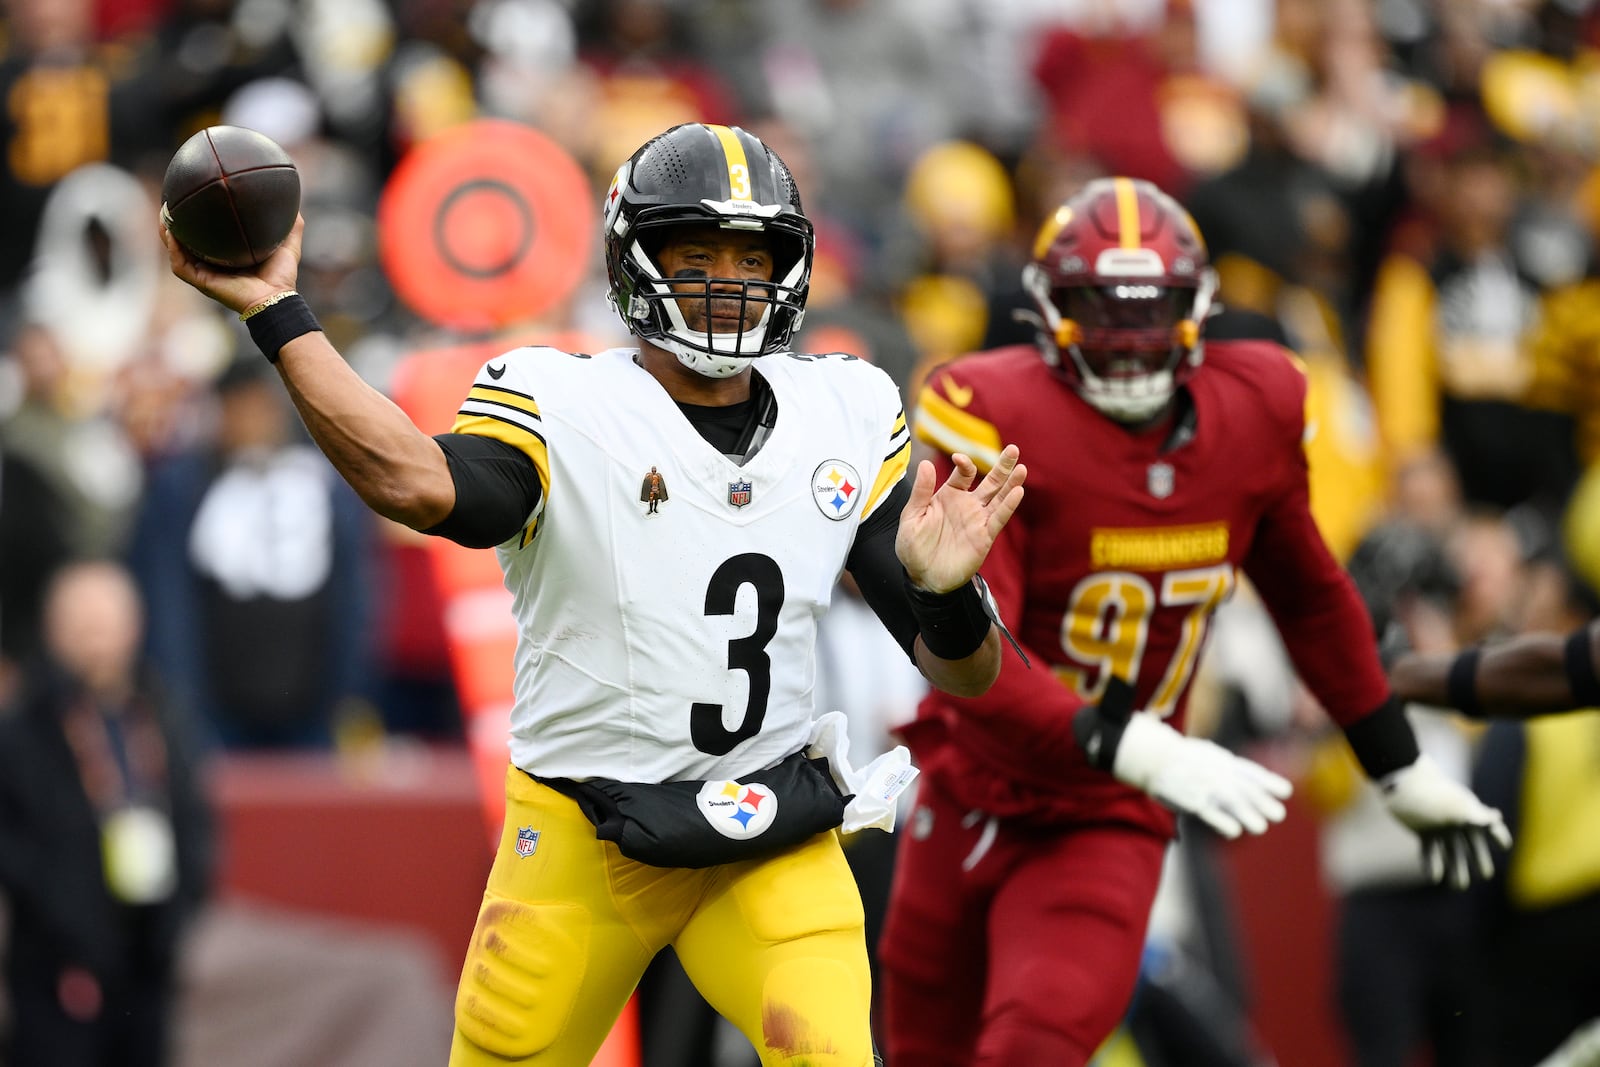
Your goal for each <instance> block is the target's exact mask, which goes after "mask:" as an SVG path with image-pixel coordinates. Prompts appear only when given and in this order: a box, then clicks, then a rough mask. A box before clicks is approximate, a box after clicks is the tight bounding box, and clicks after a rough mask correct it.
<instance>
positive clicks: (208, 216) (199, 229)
mask: <svg viewBox="0 0 1600 1067" xmlns="http://www.w3.org/2000/svg"><path fill="white" fill-rule="evenodd" d="M161 201H162V203H161V218H162V221H164V222H165V223H166V226H167V229H168V230H170V231H171V232H172V236H173V237H175V238H177V240H178V243H179V244H181V245H183V247H184V248H186V249H188V251H189V252H190V254H192V255H193V256H195V258H197V259H203V260H205V261H206V262H207V263H210V264H212V265H214V266H218V267H228V268H231V269H235V270H238V269H242V268H246V267H253V266H255V265H256V264H258V263H260V262H261V261H262V260H264V259H266V258H267V257H268V256H270V255H271V254H272V253H273V251H274V250H275V249H276V248H277V247H278V246H279V245H280V244H282V243H283V239H284V238H285V237H287V236H289V231H290V230H292V229H294V220H295V217H296V216H297V215H298V214H299V213H300V172H299V171H298V170H296V169H295V166H294V161H293V160H291V159H290V158H289V153H287V152H285V151H284V150H283V148H282V147H281V146H280V145H279V144H278V143H277V142H276V141H274V140H272V138H270V137H267V136H266V135H264V134H260V133H257V132H256V131H255V130H247V129H245V128H244V127H242V126H211V127H208V128H206V129H204V130H201V131H200V132H199V133H197V134H195V135H194V136H193V137H191V138H189V139H188V140H187V141H185V142H183V145H182V147H180V148H179V149H178V151H177V153H176V154H174V155H173V157H172V162H171V163H169V164H167V173H166V176H165V177H164V178H163V179H162V181H161Z"/></svg>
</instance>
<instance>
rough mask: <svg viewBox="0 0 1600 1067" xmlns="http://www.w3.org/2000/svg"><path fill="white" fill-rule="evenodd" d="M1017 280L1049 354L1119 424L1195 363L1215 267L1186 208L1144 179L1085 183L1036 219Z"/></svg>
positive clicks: (1160, 398)
mask: <svg viewBox="0 0 1600 1067" xmlns="http://www.w3.org/2000/svg"><path fill="white" fill-rule="evenodd" d="M1022 282H1023V285H1024V287H1025V288H1026V289H1027V290H1028V294H1029V296H1031V297H1032V299H1033V302H1034V304H1035V306H1036V307H1037V308H1038V312H1039V320H1040V321H1039V323H1038V325H1039V326H1040V337H1039V347H1040V350H1041V352H1042V353H1043V355H1044V358H1045V361H1046V362H1047V363H1049V364H1050V365H1051V366H1054V367H1056V368H1058V369H1059V370H1060V371H1061V373H1062V374H1063V375H1064V376H1065V377H1066V378H1067V380H1068V381H1069V382H1071V384H1072V387H1073V388H1074V389H1076V390H1077V392H1078V394H1079V395H1080V396H1082V397H1083V398H1084V400H1086V401H1088V403H1089V404H1091V405H1093V406H1094V408H1095V409H1096V410H1098V411H1100V412H1101V413H1102V414H1104V415H1106V416H1108V417H1110V418H1113V419H1116V420H1117V421H1118V422H1130V423H1137V422H1143V421H1145V420H1146V419H1150V418H1152V417H1154V416H1155V415H1157V414H1159V413H1160V412H1161V411H1162V409H1163V408H1165V407H1166V405H1167V404H1168V402H1169V401H1171V399H1172V395H1173V393H1174V392H1175V391H1176V390H1177V388H1178V387H1179V386H1180V385H1182V384H1183V383H1184V382H1185V381H1187V380H1188V379H1189V377H1190V376H1191V375H1193V374H1194V371H1195V368H1196V367H1198V366H1200V360H1201V340H1200V325H1201V323H1202V322H1204V321H1205V317H1206V314H1207V313H1208V312H1209V311H1210V310H1211V299H1212V297H1213V295H1215V293H1216V290H1217V279H1216V273H1215V272H1214V271H1213V270H1212V269H1211V267H1210V264H1209V262H1208V260H1207V257H1206V246H1205V241H1204V240H1203V239H1202V238H1201V236H1200V231H1199V229H1198V228H1196V226H1195V224H1194V220H1193V219H1191V218H1190V217H1189V213H1188V212H1187V211H1185V210H1184V209H1183V208H1182V206H1180V205H1179V204H1178V202H1177V201H1176V200H1174V199H1172V197H1170V196H1168V195H1167V194H1166V193H1164V192H1162V191H1161V190H1160V189H1158V188H1156V187H1155V186H1154V185H1152V184H1151V183H1150V182H1147V181H1140V180H1137V179H1133V178H1098V179H1096V180H1094V181H1092V182H1090V183H1089V184H1088V185H1086V186H1084V187H1083V189H1082V190H1081V191H1080V192H1078V193H1077V194H1076V195H1075V196H1073V197H1072V198H1071V199H1070V200H1068V201H1067V202H1066V203H1065V204H1063V205H1062V206H1061V207H1059V208H1057V209H1056V213H1055V215H1054V216H1052V217H1051V218H1050V219H1049V220H1047V221H1046V222H1045V224H1044V225H1043V226H1042V227H1040V229H1039V235H1038V237H1036V238H1035V239H1034V245H1033V262H1031V263H1030V264H1029V265H1028V266H1027V267H1025V268H1024V269H1023V272H1022Z"/></svg>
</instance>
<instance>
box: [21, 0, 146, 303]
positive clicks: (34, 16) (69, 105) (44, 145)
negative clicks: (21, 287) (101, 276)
mask: <svg viewBox="0 0 1600 1067" xmlns="http://www.w3.org/2000/svg"><path fill="white" fill-rule="evenodd" d="M94 7H95V5H94V0H6V4H5V15H6V24H5V25H6V30H7V33H6V46H7V47H6V52H5V55H4V58H3V59H0V97H3V98H4V99H5V101H6V107H5V109H4V110H3V111H0V144H4V145H5V146H6V151H5V162H4V165H3V167H0V203H4V204H5V205H6V210H5V211H4V212H0V219H3V220H4V221H3V224H0V296H5V295H9V294H10V293H11V291H12V290H13V289H14V287H15V286H16V284H17V282H18V281H19V280H20V279H21V277H22V275H23V273H24V271H25V270H26V269H27V267H28V264H29V261H30V260H31V259H32V257H33V252H34V234H35V229H36V227H37V225H38V221H39V216H40V214H41V212H42V211H43V210H44V202H45V198H46V197H47V196H48V195H49V193H50V190H51V189H52V188H53V187H54V185H55V183H56V182H58V181H60V180H61V179H62V178H64V177H66V176H67V175H68V174H69V173H71V172H72V171H73V170H75V169H76V168H78V167H80V166H83V165H84V164H87V163H99V162H104V161H107V160H112V159H116V160H131V159H134V158H137V156H138V155H140V154H141V153H142V151H143V150H144V148H145V147H146V146H147V145H148V144H149V143H150V141H151V139H152V138H159V139H161V140H165V137H164V131H162V130H161V129H160V128H159V123H152V122H151V115H150V113H149V100H148V99H147V98H146V97H145V96H144V95H143V92H142V89H141V87H140V86H139V85H138V84H137V83H136V82H135V81H133V80H132V75H133V74H134V73H135V72H134V70H133V69H132V67H131V65H130V64H128V63H126V62H125V59H126V57H125V56H124V55H123V54H122V53H119V52H117V51H116V50H114V49H109V48H104V47H101V46H100V45H99V44H98V43H97V42H96V41H95V39H94V22H93V16H94ZM0 310H5V312H6V313H5V314H3V315H0V321H4V320H9V317H10V313H11V312H10V310H9V309H0ZM6 324H9V322H7V323H6Z"/></svg>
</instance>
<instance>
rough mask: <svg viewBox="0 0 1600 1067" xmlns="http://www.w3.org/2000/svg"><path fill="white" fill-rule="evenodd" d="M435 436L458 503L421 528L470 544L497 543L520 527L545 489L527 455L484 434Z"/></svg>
mask: <svg viewBox="0 0 1600 1067" xmlns="http://www.w3.org/2000/svg"><path fill="white" fill-rule="evenodd" d="M434 440H435V441H437V442H439V447H440V448H442V449H443V450H444V457H445V459H446V460H447V461H448V462H449V464H450V479H451V480H452V481H453V482H455V484H456V506H455V507H454V508H453V509H452V510H451V512H450V514H449V515H447V516H446V517H445V520H444V521H443V522H441V523H439V524H438V525H436V526H431V527H429V528H428V529H426V530H423V531H422V532H423V533H425V534H431V535H433V536H435V537H445V538H448V539H450V540H451V541H454V542H455V543H456V544H458V545H465V546H466V547H468V548H493V547H494V546H495V545H498V544H500V543H502V542H504V541H509V540H510V539H511V538H513V537H515V536H516V535H517V534H518V533H519V532H521V530H522V526H523V523H525V522H527V521H528V516H529V515H531V514H532V513H533V509H534V508H535V507H537V506H538V505H539V497H540V494H541V493H542V492H543V490H542V489H541V488H540V485H539V471H538V468H536V467H535V466H534V465H533V460H532V459H531V458H530V457H529V456H528V454H527V453H526V452H523V451H522V450H521V449H519V448H516V447H514V446H512V445H508V444H506V443H505V442H504V441H496V440H495V439H494V438H492V437H484V436H482V435H481V434H471V433H442V434H438V435H436V436H435V437H434Z"/></svg>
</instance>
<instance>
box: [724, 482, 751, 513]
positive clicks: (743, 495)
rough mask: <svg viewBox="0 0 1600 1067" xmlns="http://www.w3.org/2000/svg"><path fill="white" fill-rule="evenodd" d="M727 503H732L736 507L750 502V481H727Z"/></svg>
mask: <svg viewBox="0 0 1600 1067" xmlns="http://www.w3.org/2000/svg"><path fill="white" fill-rule="evenodd" d="M728 503H730V504H732V505H733V506H734V507H736V508H742V507H744V506H745V505H746V504H748V503H750V483H749V482H729V483H728Z"/></svg>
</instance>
